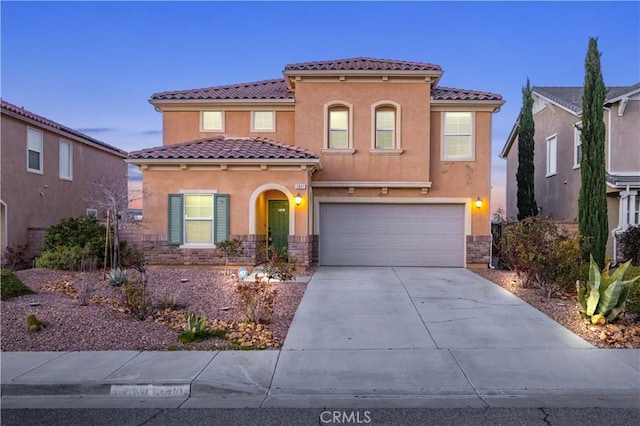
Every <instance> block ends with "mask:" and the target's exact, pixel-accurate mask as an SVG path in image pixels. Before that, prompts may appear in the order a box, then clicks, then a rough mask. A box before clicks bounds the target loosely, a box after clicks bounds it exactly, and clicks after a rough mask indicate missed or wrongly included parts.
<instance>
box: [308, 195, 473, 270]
mask: <svg viewBox="0 0 640 426" xmlns="http://www.w3.org/2000/svg"><path fill="white" fill-rule="evenodd" d="M463 244H464V206H462V205H453V204H451V205H425V204H422V205H416V204H406V205H397V204H330V203H327V204H325V203H323V204H321V205H320V244H319V249H320V264H322V265H344V266H347V265H358V266H464V265H463V263H464V245H463Z"/></svg>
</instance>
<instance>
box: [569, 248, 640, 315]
mask: <svg viewBox="0 0 640 426" xmlns="http://www.w3.org/2000/svg"><path fill="white" fill-rule="evenodd" d="M590 262H591V264H590V266H589V281H588V282H587V283H586V285H583V284H580V281H577V282H576V286H577V290H578V302H580V306H581V307H582V316H583V317H585V318H590V319H591V323H593V324H606V323H607V322H611V321H614V320H615V319H616V318H618V316H619V315H620V314H621V313H622V312H624V307H625V302H626V301H627V297H628V296H629V290H630V288H631V284H633V282H634V281H635V280H637V279H638V278H640V276H638V277H635V278H633V279H631V280H623V279H622V278H623V276H624V273H625V271H626V270H627V268H628V267H629V265H630V264H631V261H629V262H626V263H624V264H622V265H621V266H620V267H619V268H618V269H616V270H615V271H614V272H613V274H609V265H607V267H606V268H605V269H604V270H603V271H602V273H600V270H599V268H598V264H597V263H596V262H594V260H593V256H591V260H590Z"/></svg>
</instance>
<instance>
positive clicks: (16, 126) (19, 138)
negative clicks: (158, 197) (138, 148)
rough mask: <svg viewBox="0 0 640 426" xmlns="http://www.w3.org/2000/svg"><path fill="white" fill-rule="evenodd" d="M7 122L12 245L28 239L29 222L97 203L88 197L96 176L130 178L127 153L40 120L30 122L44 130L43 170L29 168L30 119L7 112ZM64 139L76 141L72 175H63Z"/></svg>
mask: <svg viewBox="0 0 640 426" xmlns="http://www.w3.org/2000/svg"><path fill="white" fill-rule="evenodd" d="M1 125H2V129H1V141H2V171H1V176H2V178H1V185H2V201H4V202H5V203H6V205H7V212H6V213H7V222H8V232H7V235H6V237H7V244H8V245H9V246H13V245H17V244H26V243H27V228H29V227H32V228H33V227H36V228H37V227H45V228H46V227H49V226H51V225H54V224H56V223H58V222H59V221H60V219H63V218H66V217H77V216H80V215H83V214H85V211H86V209H87V208H94V207H95V206H93V205H92V204H91V203H90V202H89V201H87V199H88V198H90V196H91V192H92V186H91V183H92V182H95V181H99V180H100V179H105V180H107V181H110V180H114V179H121V180H122V181H123V183H126V179H127V167H126V164H125V163H124V160H123V158H121V157H118V156H116V155H113V154H110V153H108V152H105V151H103V150H101V149H98V148H94V147H91V146H89V145H86V144H83V143H81V142H78V141H75V140H74V139H72V138H68V137H61V136H60V135H59V134H57V133H54V132H53V131H50V130H47V128H46V127H39V126H29V127H32V128H34V129H36V130H40V131H42V133H43V157H42V158H43V174H37V173H30V172H27V142H26V140H27V124H26V123H25V122H23V121H21V120H18V119H16V118H13V117H10V116H8V115H4V114H3V115H2V124H1ZM60 139H64V140H66V141H68V142H71V143H72V145H73V180H71V181H69V180H63V179H60V177H59V142H60Z"/></svg>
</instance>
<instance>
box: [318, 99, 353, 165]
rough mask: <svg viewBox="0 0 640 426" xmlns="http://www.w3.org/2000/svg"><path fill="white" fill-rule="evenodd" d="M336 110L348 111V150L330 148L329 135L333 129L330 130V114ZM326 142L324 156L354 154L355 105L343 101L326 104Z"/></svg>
mask: <svg viewBox="0 0 640 426" xmlns="http://www.w3.org/2000/svg"><path fill="white" fill-rule="evenodd" d="M334 108H336V109H337V108H344V109H346V110H347V147H346V148H331V147H330V146H329V142H330V138H329V133H330V131H331V129H330V128H329V127H330V125H331V122H330V119H329V112H330V111H331V110H332V109H334ZM323 133H324V142H323V147H324V148H323V149H322V152H323V153H324V154H344V155H350V154H353V153H354V152H355V151H356V150H355V149H354V148H353V104H351V103H349V102H347V101H343V100H334V101H331V102H327V103H326V104H324V126H323Z"/></svg>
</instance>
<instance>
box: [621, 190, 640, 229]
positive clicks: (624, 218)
mask: <svg viewBox="0 0 640 426" xmlns="http://www.w3.org/2000/svg"><path fill="white" fill-rule="evenodd" d="M638 197H640V195H638V191H637V190H629V191H622V192H621V193H620V201H619V202H620V228H621V229H622V231H626V230H627V228H628V227H630V226H635V225H639V224H640V223H634V222H636V215H637V214H638V212H636V199H637V198H638ZM638 222H640V220H639V221H638Z"/></svg>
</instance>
